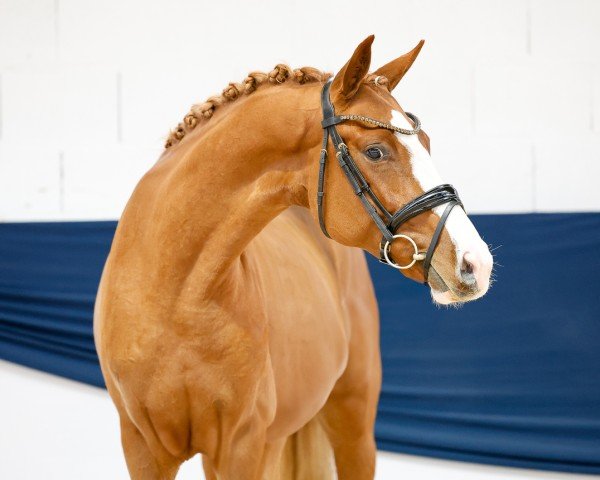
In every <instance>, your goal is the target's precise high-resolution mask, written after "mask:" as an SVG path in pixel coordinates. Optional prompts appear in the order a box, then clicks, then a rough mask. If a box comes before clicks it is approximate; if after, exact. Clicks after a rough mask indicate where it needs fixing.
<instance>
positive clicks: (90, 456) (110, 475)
mask: <svg viewBox="0 0 600 480" xmlns="http://www.w3.org/2000/svg"><path fill="white" fill-rule="evenodd" d="M0 392H1V393H2V394H1V395H0V406H1V407H2V408H0V426H1V427H2V428H1V429H0V452H1V455H0V457H1V460H2V461H0V478H2V479H9V478H10V479H11V480H31V479H37V478H43V479H45V480H55V479H56V480H58V479H61V480H65V479H86V480H95V479H98V480H100V479H102V480H106V479H127V478H128V476H127V471H126V469H125V463H124V460H123V456H122V454H121V447H120V444H119V432H118V425H117V419H116V413H115V411H114V408H113V406H112V403H111V402H110V399H109V397H108V395H107V393H106V392H105V391H104V390H100V389H98V388H94V387H90V386H87V385H83V384H80V383H77V382H72V381H70V380H65V379H62V378H59V377H55V376H53V375H48V374H45V373H41V372H38V371H36V370H31V369H28V368H24V367H21V366H18V365H14V364H12V363H8V362H4V361H0ZM200 472H201V467H200V460H199V459H198V458H194V459H192V460H190V461H189V462H186V464H184V465H183V467H182V468H181V470H180V473H179V475H178V477H177V478H178V480H179V479H183V480H199V479H202V478H203V476H202V474H201V473H200ZM376 478H377V480H397V479H399V478H402V479H410V480H500V479H502V480H534V479H539V480H550V479H552V480H577V479H579V480H584V479H592V478H600V477H597V476H590V475H570V474H559V473H552V472H537V471H532V470H520V469H512V468H500V467H489V466H481V465H475V464H469V463H462V462H451V461H444V460H434V459H429V458H423V457H416V456H410V455H398V454H391V453H386V452H380V453H379V456H378V463H377V477H376Z"/></svg>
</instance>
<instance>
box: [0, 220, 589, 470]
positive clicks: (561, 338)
mask: <svg viewBox="0 0 600 480" xmlns="http://www.w3.org/2000/svg"><path fill="white" fill-rule="evenodd" d="M473 220H474V223H475V224H476V226H477V228H478V230H479V231H480V232H481V234H482V236H483V237H484V238H485V240H486V241H488V242H489V243H492V244H493V245H494V246H499V248H498V249H497V250H496V251H495V254H496V259H497V262H498V263H499V264H500V265H498V267H497V270H496V274H497V282H496V284H495V285H494V286H493V288H492V290H491V291H490V293H489V294H488V295H487V296H486V297H485V298H483V299H482V300H480V301H477V302H474V303H472V304H467V305H465V306H463V307H462V308H459V309H454V308H449V309H448V308H438V307H435V306H433V305H432V304H431V301H430V299H429V294H428V291H427V289H426V288H423V287H422V286H419V285H417V284H415V283H412V282H409V281H408V280H406V279H404V278H403V277H402V276H401V275H400V274H398V272H396V271H394V270H393V269H390V268H386V267H385V266H383V265H380V264H378V263H377V262H376V261H374V260H372V259H371V260H370V267H371V271H372V274H373V279H374V282H375V286H376V290H377V295H378V299H379V304H380V310H381V326H382V339H381V344H382V355H383V364H384V383H383V390H382V394H381V402H380V406H379V413H378V420H377V440H378V444H379V447H380V448H382V449H386V450H392V451H398V452H407V453H415V454H420V455H430V456H436V457H443V458H452V459H459V460H468V461H477V462H483V463H492V464H501V465H512V466H525V467H532V468H541V469H554V470H564V471H572V472H587V473H600V277H599V271H600V214H596V213H590V214H527V215H479V216H477V215H475V216H473ZM114 228H115V222H72V223H24V224H0V358H3V359H6V360H10V361H14V362H17V363H21V364H23V365H27V366H30V367H33V368H37V369H40V370H44V371H47V372H51V373H55V374H58V375H62V376H65V377H68V378H72V379H76V380H80V381H84V382H87V383H90V384H92V385H97V386H102V385H103V383H102V377H101V375H100V371H99V368H98V363H97V357H96V354H95V351H94V344H93V336H92V312H93V302H94V295H95V291H96V287H97V284H98V279H99V277H100V273H101V270H102V265H103V262H104V260H105V258H106V255H107V253H108V250H109V246H110V242H111V239H112V236H113V233H114Z"/></svg>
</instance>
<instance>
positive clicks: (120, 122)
mask: <svg viewBox="0 0 600 480" xmlns="http://www.w3.org/2000/svg"><path fill="white" fill-rule="evenodd" d="M116 88H117V92H116V94H117V119H116V120H117V142H118V143H121V142H122V141H123V75H122V74H121V72H117V85H116Z"/></svg>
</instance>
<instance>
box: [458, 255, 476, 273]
mask: <svg viewBox="0 0 600 480" xmlns="http://www.w3.org/2000/svg"><path fill="white" fill-rule="evenodd" d="M460 273H462V274H463V275H465V274H468V275H471V274H472V273H473V264H472V263H471V262H469V261H468V260H465V259H464V258H463V264H462V268H461V269H460Z"/></svg>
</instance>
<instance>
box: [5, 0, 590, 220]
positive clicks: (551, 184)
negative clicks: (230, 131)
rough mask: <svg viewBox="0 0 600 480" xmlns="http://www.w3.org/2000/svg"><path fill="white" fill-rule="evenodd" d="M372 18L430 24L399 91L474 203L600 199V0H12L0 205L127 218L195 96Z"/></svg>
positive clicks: (324, 60) (384, 37)
mask: <svg viewBox="0 0 600 480" xmlns="http://www.w3.org/2000/svg"><path fill="white" fill-rule="evenodd" d="M365 5H368V9H365ZM369 33H375V34H376V35H377V39H376V43H375V46H374V59H373V60H374V65H376V66H377V65H379V64H382V63H384V62H386V61H388V60H390V59H392V58H394V57H395V56H397V55H399V54H401V53H404V52H405V51H407V50H408V49H410V48H412V47H413V46H414V45H415V44H416V42H417V41H418V40H419V39H420V38H425V39H426V40H427V44H426V46H425V48H424V50H423V52H422V54H421V58H419V60H418V62H417V63H416V65H415V67H414V70H413V71H411V72H410V74H409V75H408V76H407V78H406V80H405V82H404V84H403V85H401V87H399V93H398V96H399V98H400V100H401V103H402V104H403V105H404V107H405V108H406V109H408V110H411V111H414V112H415V113H417V114H418V115H419V116H420V117H421V118H422V120H423V122H424V126H425V128H426V130H427V131H428V132H429V133H430V135H431V137H432V139H433V152H434V155H435V158H436V159H437V163H438V165H439V168H440V170H441V171H442V173H443V176H444V177H445V178H446V179H447V180H449V181H452V182H454V183H456V185H457V186H458V187H459V189H460V191H461V193H462V196H463V197H464V200H465V203H466V205H467V206H468V208H469V211H471V212H504V211H525V212H527V211H555V210H599V209H600V190H599V189H596V188H594V184H595V181H596V179H597V178H598V177H599V176H600V2H597V1H595V0H570V1H566V0H529V1H528V0H455V1H452V2H450V1H445V0H401V1H397V0H394V1H392V0H389V1H385V0H372V1H370V2H367V3H365V2H359V1H358V0H355V1H349V0H344V1H339V0H336V1H328V2H323V1H319V0H287V1H284V0H261V1H255V2H244V1H242V0H238V1H234V0H232V1H229V2H200V1H194V0H169V1H167V0H129V1H124V0H105V1H102V2H97V1H91V0H0V220H28V219H29V220H30V219H95V218H117V217H118V216H119V214H120V211H121V209H122V207H123V205H124V202H125V201H126V199H127V197H128V195H129V193H130V191H131V189H132V187H133V185H134V184H135V182H136V180H137V179H138V178H139V176H140V175H141V174H142V172H144V171H145V170H146V169H147V168H149V166H150V165H151V164H152V163H153V162H154V160H155V159H156V158H157V156H158V155H159V153H160V151H161V146H162V143H163V137H164V136H165V135H166V133H167V131H168V130H169V129H170V128H172V127H174V126H175V125H176V124H177V122H178V121H179V120H180V119H181V118H182V117H183V115H184V114H185V113H186V112H187V110H188V108H189V107H190V105H191V104H192V103H193V102H197V101H201V100H203V99H204V98H206V97H208V96H209V95H211V94H213V93H216V92H220V91H221V90H222V88H223V87H225V85H226V84H227V83H228V82H229V81H231V80H236V81H239V80H241V79H243V78H244V76H245V75H246V73H247V72H249V71H251V70H254V69H263V70H269V69H271V68H272V67H273V66H274V65H275V64H276V63H278V62H280V61H285V62H288V63H290V64H291V65H292V66H295V67H298V66H303V65H314V66H317V67H320V68H323V69H327V70H332V71H333V70H336V69H337V68H339V67H340V66H341V65H342V64H343V63H344V62H345V60H346V59H347V57H348V56H349V54H350V53H351V51H352V49H353V48H354V46H355V45H356V44H357V43H358V42H359V41H360V40H361V39H362V38H364V37H365V36H366V35H367V34H369Z"/></svg>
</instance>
